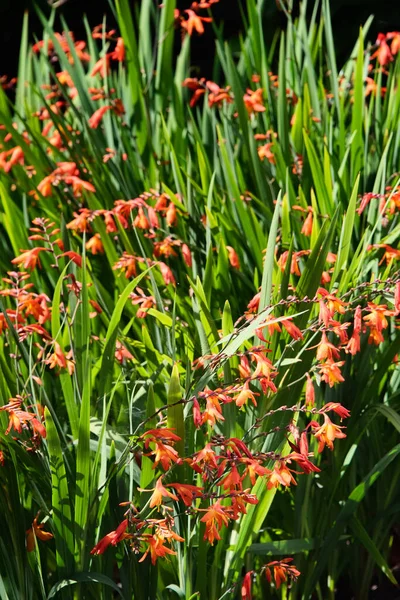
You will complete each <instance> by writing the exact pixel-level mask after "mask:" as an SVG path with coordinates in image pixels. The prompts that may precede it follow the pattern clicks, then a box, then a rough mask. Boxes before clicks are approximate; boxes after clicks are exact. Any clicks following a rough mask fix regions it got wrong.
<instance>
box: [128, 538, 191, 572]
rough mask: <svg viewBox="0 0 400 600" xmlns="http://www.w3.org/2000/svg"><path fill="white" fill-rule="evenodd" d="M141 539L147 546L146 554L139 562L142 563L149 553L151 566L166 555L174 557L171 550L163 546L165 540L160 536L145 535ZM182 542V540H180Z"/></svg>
mask: <svg viewBox="0 0 400 600" xmlns="http://www.w3.org/2000/svg"><path fill="white" fill-rule="evenodd" d="M143 538H144V539H145V540H146V541H147V543H148V544H149V546H148V548H147V550H146V552H145V553H144V554H143V556H142V558H141V559H140V560H139V562H143V561H144V560H145V558H146V556H147V555H148V554H149V552H150V557H151V562H152V564H153V565H155V564H156V562H157V559H158V558H164V556H166V555H167V554H170V555H171V554H173V555H175V554H176V552H174V551H173V550H171V548H168V546H164V543H165V538H164V536H162V535H159V534H158V535H157V534H154V535H151V536H150V535H146V536H143ZM180 539H181V540H182V541H184V540H183V538H180Z"/></svg>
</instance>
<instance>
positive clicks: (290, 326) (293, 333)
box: [281, 317, 303, 340]
mask: <svg viewBox="0 0 400 600" xmlns="http://www.w3.org/2000/svg"><path fill="white" fill-rule="evenodd" d="M291 319H292V317H288V318H287V319H284V320H283V321H281V323H282V325H283V326H284V328H285V329H286V331H287V332H288V334H289V335H290V337H292V338H293V339H294V340H302V339H303V334H302V333H301V331H300V329H299V328H298V327H297V326H296V325H295V324H294V323H293V321H292V320H291Z"/></svg>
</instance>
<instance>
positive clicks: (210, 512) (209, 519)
mask: <svg viewBox="0 0 400 600" xmlns="http://www.w3.org/2000/svg"><path fill="white" fill-rule="evenodd" d="M198 510H199V511H202V512H205V513H206V514H205V515H204V517H202V518H201V519H200V521H202V522H203V523H205V524H206V530H205V533H204V538H203V539H204V540H208V541H209V542H210V544H211V545H212V544H214V541H215V540H220V539H221V536H220V535H219V533H218V531H221V529H222V527H223V525H225V526H227V525H228V523H229V507H227V506H221V501H220V500H217V501H216V502H215V503H214V504H212V505H211V506H210V507H209V508H208V509H202V508H199V509H198Z"/></svg>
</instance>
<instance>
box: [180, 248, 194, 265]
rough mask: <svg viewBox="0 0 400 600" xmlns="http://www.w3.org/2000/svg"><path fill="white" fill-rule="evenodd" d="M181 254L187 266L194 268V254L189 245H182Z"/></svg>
mask: <svg viewBox="0 0 400 600" xmlns="http://www.w3.org/2000/svg"><path fill="white" fill-rule="evenodd" d="M181 252H182V256H183V260H184V261H185V264H186V266H188V267H189V268H190V267H191V266H192V253H191V252H190V248H189V246H188V245H187V244H182V246H181Z"/></svg>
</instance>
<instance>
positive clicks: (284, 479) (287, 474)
mask: <svg viewBox="0 0 400 600" xmlns="http://www.w3.org/2000/svg"><path fill="white" fill-rule="evenodd" d="M292 483H293V484H294V485H297V483H296V480H295V478H294V477H293V475H292V473H291V470H290V469H289V468H288V467H287V466H286V465H285V463H284V462H282V461H277V462H276V463H275V464H274V470H273V471H272V473H271V474H270V475H269V477H268V484H267V488H268V489H269V490H271V489H272V488H274V487H275V488H277V487H278V486H279V485H283V486H285V487H290V485H291V484H292Z"/></svg>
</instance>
